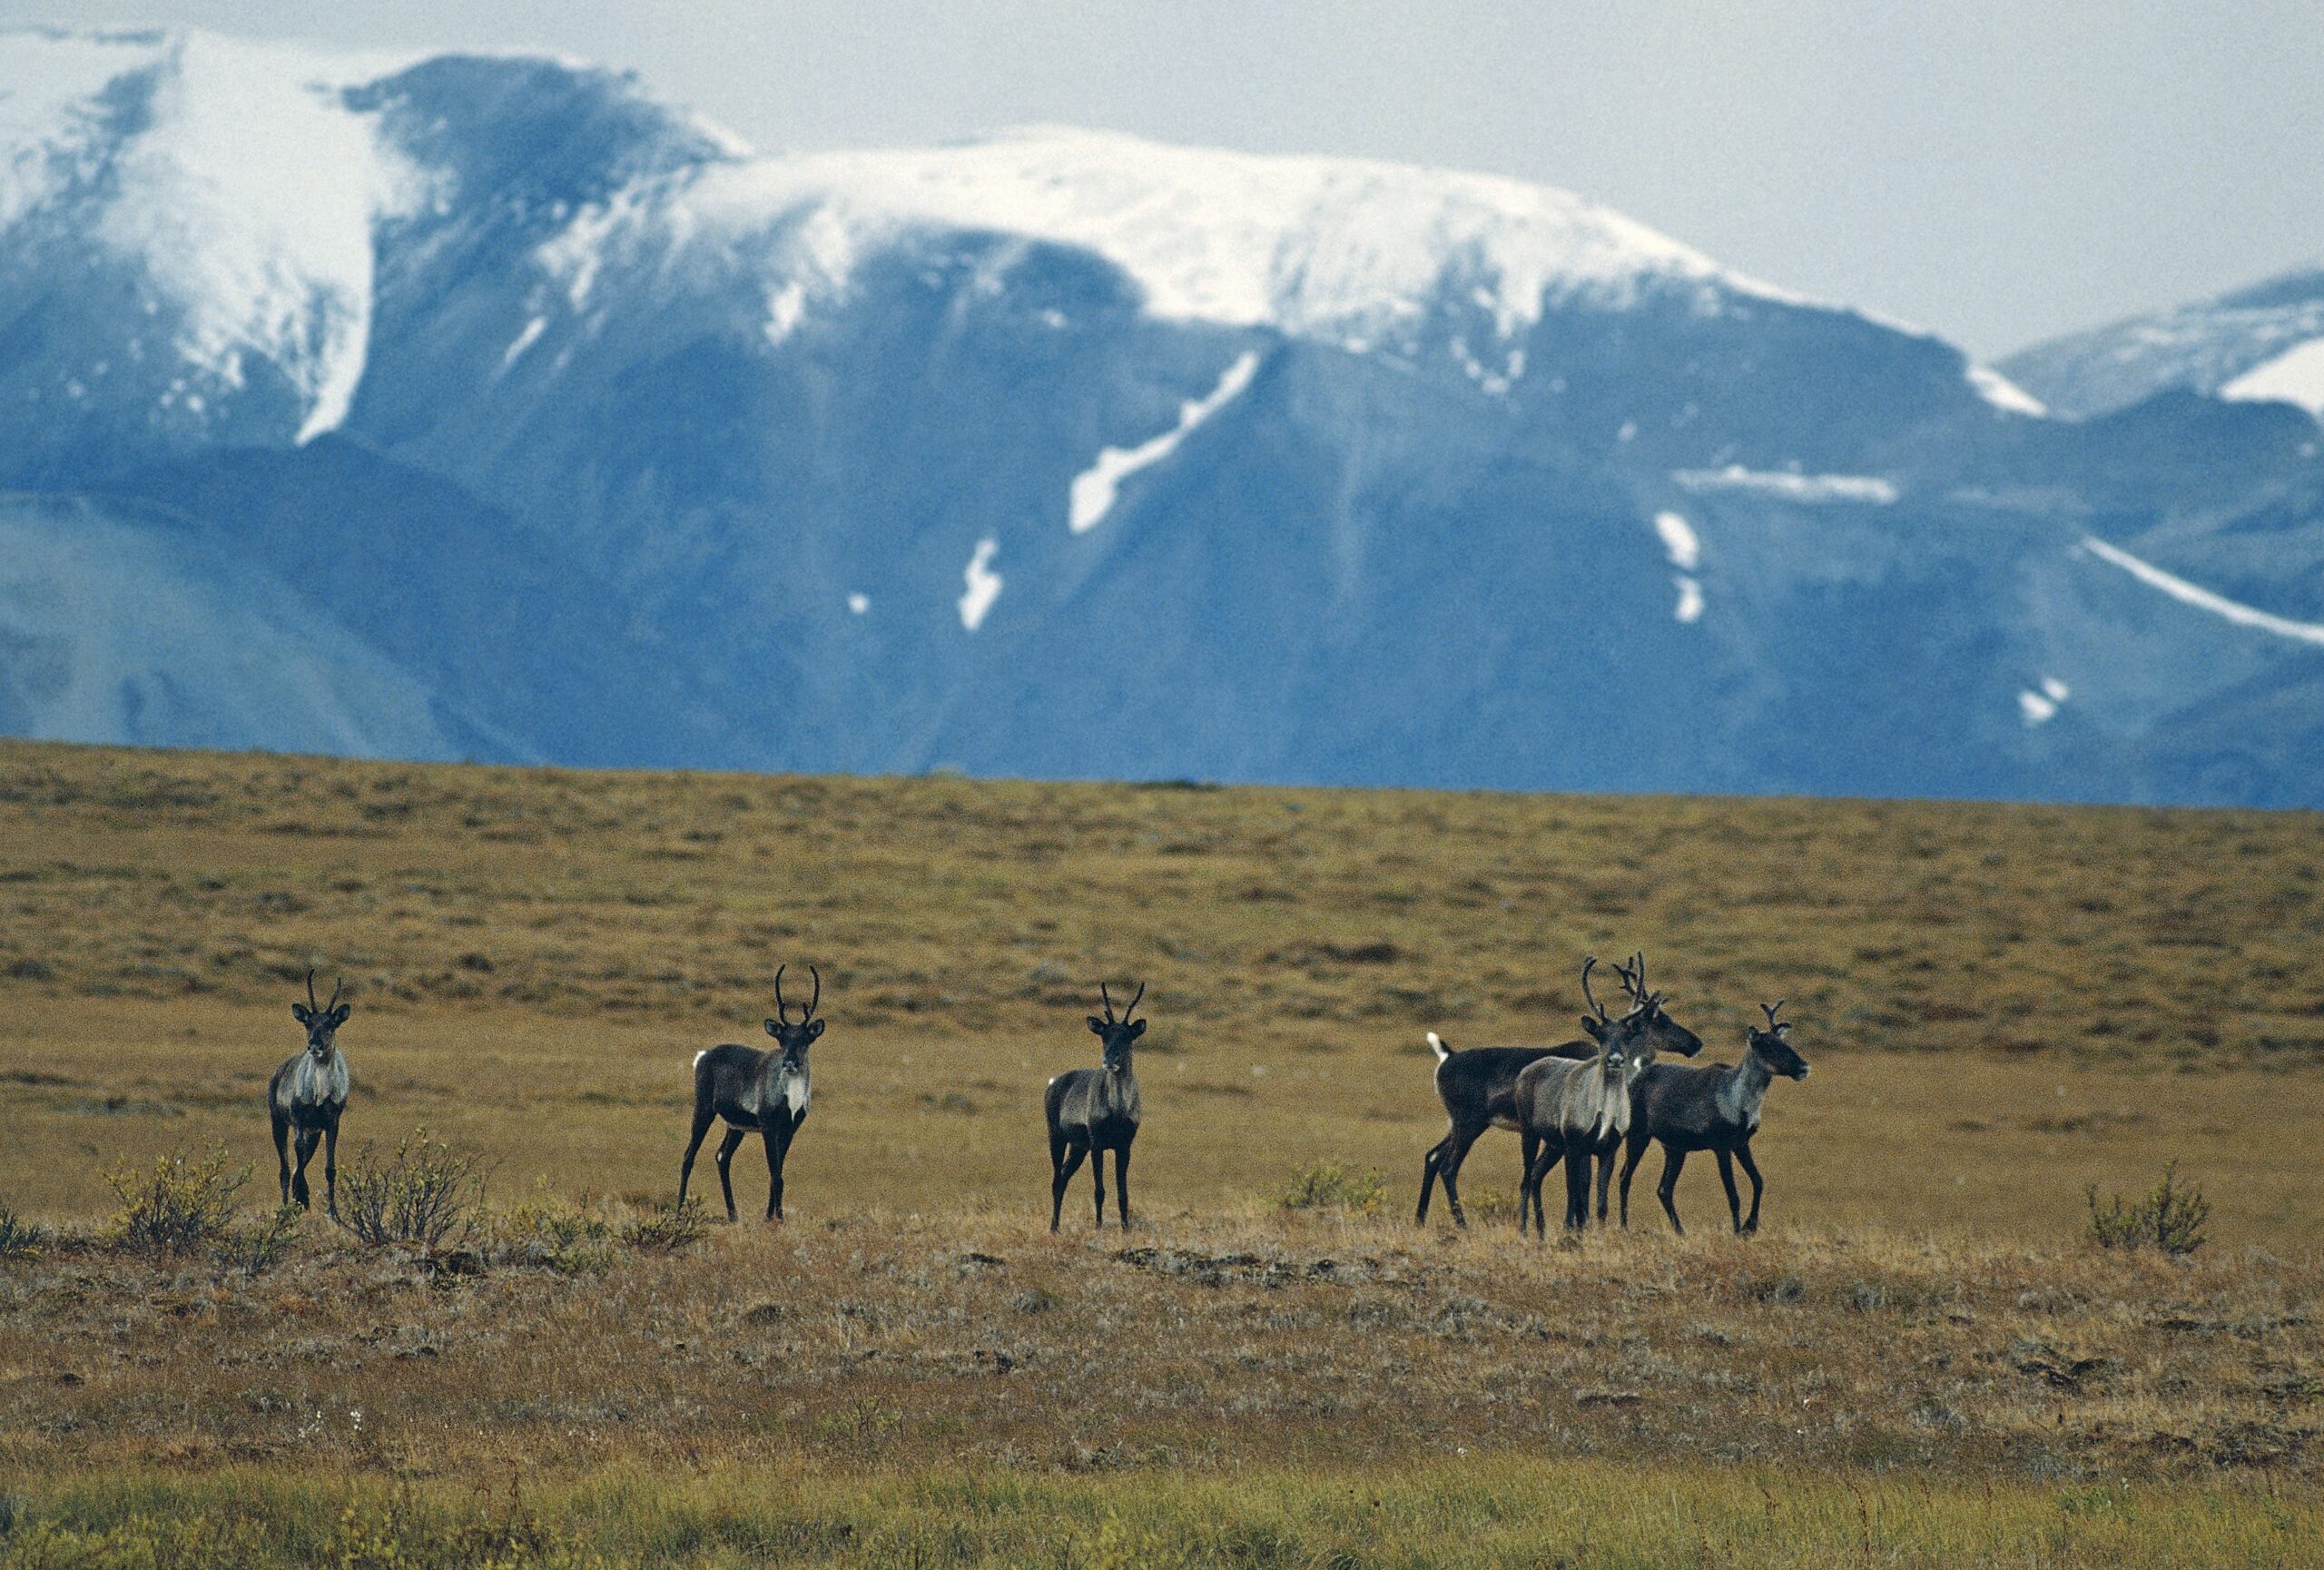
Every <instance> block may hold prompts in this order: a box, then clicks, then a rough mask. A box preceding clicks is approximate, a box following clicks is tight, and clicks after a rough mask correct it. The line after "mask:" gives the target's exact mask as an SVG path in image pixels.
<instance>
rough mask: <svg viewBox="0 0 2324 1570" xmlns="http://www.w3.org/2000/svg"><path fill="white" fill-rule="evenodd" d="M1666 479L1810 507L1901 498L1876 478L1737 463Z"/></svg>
mask: <svg viewBox="0 0 2324 1570" xmlns="http://www.w3.org/2000/svg"><path fill="white" fill-rule="evenodd" d="M1670 478H1671V479H1675V480H1677V481H1678V482H1679V484H1680V485H1682V486H1685V487H1686V488H1687V489H1689V490H1743V491H1751V492H1754V493H1756V494H1758V495H1760V496H1772V497H1777V498H1780V499H1783V500H1785V501H1798V502H1807V503H1811V504H1813V503H1819V502H1859V503H1865V504H1868V505H1870V506H1874V507H1886V506H1888V505H1889V504H1890V503H1892V502H1894V501H1895V500H1896V499H1897V497H1898V496H1899V495H1900V494H1902V493H1901V492H1899V491H1898V490H1897V489H1896V486H1895V485H1894V484H1892V483H1891V482H1889V481H1888V480H1885V479H1880V478H1879V477H1878V476H1876V475H1869V474H1796V473H1793V472H1792V471H1791V470H1789V469H1746V468H1744V467H1743V466H1742V465H1741V464H1739V463H1730V464H1728V466H1727V467H1726V468H1724V469H1679V470H1678V471H1676V472H1674V473H1673V474H1672V475H1671V476H1670Z"/></svg>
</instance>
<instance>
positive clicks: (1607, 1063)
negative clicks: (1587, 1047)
mask: <svg viewBox="0 0 2324 1570" xmlns="http://www.w3.org/2000/svg"><path fill="white" fill-rule="evenodd" d="M1597 968H1598V956H1597V955H1596V954H1590V955H1588V956H1586V957H1585V958H1584V959H1583V960H1582V962H1581V996H1582V1000H1583V1001H1584V1002H1587V1003H1588V1004H1589V1005H1590V1012H1589V1013H1586V1014H1584V1015H1582V1016H1581V1028H1582V1029H1583V1030H1584V1031H1587V1032H1589V1033H1590V1040H1591V1041H1593V1042H1597V1043H1598V1068H1599V1071H1600V1073H1602V1074H1608V1075H1619V1076H1620V1077H1621V1078H1622V1079H1623V1080H1625V1081H1627V1080H1630V1079H1634V1078H1636V1077H1637V1074H1638V1071H1639V1070H1640V1069H1642V1068H1644V1067H1645V1066H1646V1065H1647V1063H1649V1062H1650V1061H1653V1058H1654V1043H1653V1039H1652V1031H1651V1027H1650V1026H1649V1022H1648V1015H1647V1011H1646V1010H1645V1009H1644V1008H1642V1007H1640V1006H1639V1005H1636V1004H1633V1005H1632V1006H1631V1008H1630V1012H1628V1013H1626V1014H1621V1015H1619V1016H1618V1015H1614V1014H1610V1013H1608V1012H1606V1005H1605V1004H1603V1003H1601V1002H1599V1001H1598V994H1597V993H1596V992H1592V991H1591V990H1590V972H1591V971H1594V970H1596V969H1597Z"/></svg>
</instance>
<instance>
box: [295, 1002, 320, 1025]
mask: <svg viewBox="0 0 2324 1570" xmlns="http://www.w3.org/2000/svg"><path fill="white" fill-rule="evenodd" d="M314 1017H315V1016H314V1015H312V1014H310V1013H309V1012H307V1005H306V1004H304V1003H292V1004H291V1018H292V1019H294V1020H296V1021H298V1022H300V1024H302V1025H303V1024H305V1023H307V1022H309V1021H310V1020H312V1019H313V1018H314Z"/></svg>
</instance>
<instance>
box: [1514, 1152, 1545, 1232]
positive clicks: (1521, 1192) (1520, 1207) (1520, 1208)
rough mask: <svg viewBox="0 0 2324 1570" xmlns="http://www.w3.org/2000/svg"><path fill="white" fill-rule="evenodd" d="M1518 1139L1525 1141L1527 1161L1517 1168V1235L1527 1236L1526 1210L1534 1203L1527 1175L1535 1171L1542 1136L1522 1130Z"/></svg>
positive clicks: (1523, 1161)
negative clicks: (1526, 1179) (1526, 1178)
mask: <svg viewBox="0 0 2324 1570" xmlns="http://www.w3.org/2000/svg"><path fill="white" fill-rule="evenodd" d="M1517 1137H1518V1138H1519V1139H1520V1140H1523V1141H1524V1144H1525V1159H1524V1160H1522V1161H1521V1162H1520V1163H1519V1164H1518V1168H1517V1235H1518V1236H1519V1237H1523V1236H1524V1235H1525V1208H1526V1206H1528V1205H1530V1204H1531V1203H1532V1190H1531V1189H1530V1188H1528V1187H1527V1186H1526V1182H1525V1175H1526V1174H1527V1173H1528V1172H1531V1170H1533V1162H1534V1160H1535V1159H1536V1158H1537V1157H1539V1156H1540V1155H1541V1135H1539V1134H1536V1133H1534V1132H1533V1131H1531V1130H1530V1129H1520V1130H1518V1131H1517Z"/></svg>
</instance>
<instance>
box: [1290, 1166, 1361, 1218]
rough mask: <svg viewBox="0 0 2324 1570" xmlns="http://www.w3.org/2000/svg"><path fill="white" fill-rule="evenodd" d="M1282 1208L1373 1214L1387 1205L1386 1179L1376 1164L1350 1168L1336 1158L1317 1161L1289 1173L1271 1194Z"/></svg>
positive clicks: (1353, 1214)
mask: <svg viewBox="0 0 2324 1570" xmlns="http://www.w3.org/2000/svg"><path fill="white" fill-rule="evenodd" d="M1275 1203H1276V1204H1277V1205H1279V1206H1280V1207H1282V1208H1283V1209H1284V1210H1338V1211H1340V1212H1342V1213H1343V1214H1346V1215H1351V1216H1376V1215H1378V1214H1380V1212H1381V1211H1382V1210H1384V1209H1386V1208H1387V1203H1388V1179H1387V1177H1386V1175H1385V1174H1384V1173H1383V1172H1382V1171H1381V1170H1379V1169H1378V1168H1377V1167H1366V1168H1364V1170H1361V1171H1351V1170H1348V1169H1346V1168H1344V1167H1343V1166H1341V1165H1340V1164H1339V1163H1338V1162H1337V1161H1318V1162H1316V1163H1315V1165H1314V1166H1311V1167H1305V1168H1302V1169H1301V1170H1298V1171H1296V1172H1294V1173H1293V1174H1292V1175H1291V1180H1290V1181H1289V1182H1287V1183H1285V1185H1284V1186H1283V1188H1282V1189H1281V1190H1279V1191H1278V1192H1277V1193H1276V1195H1275Z"/></svg>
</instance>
